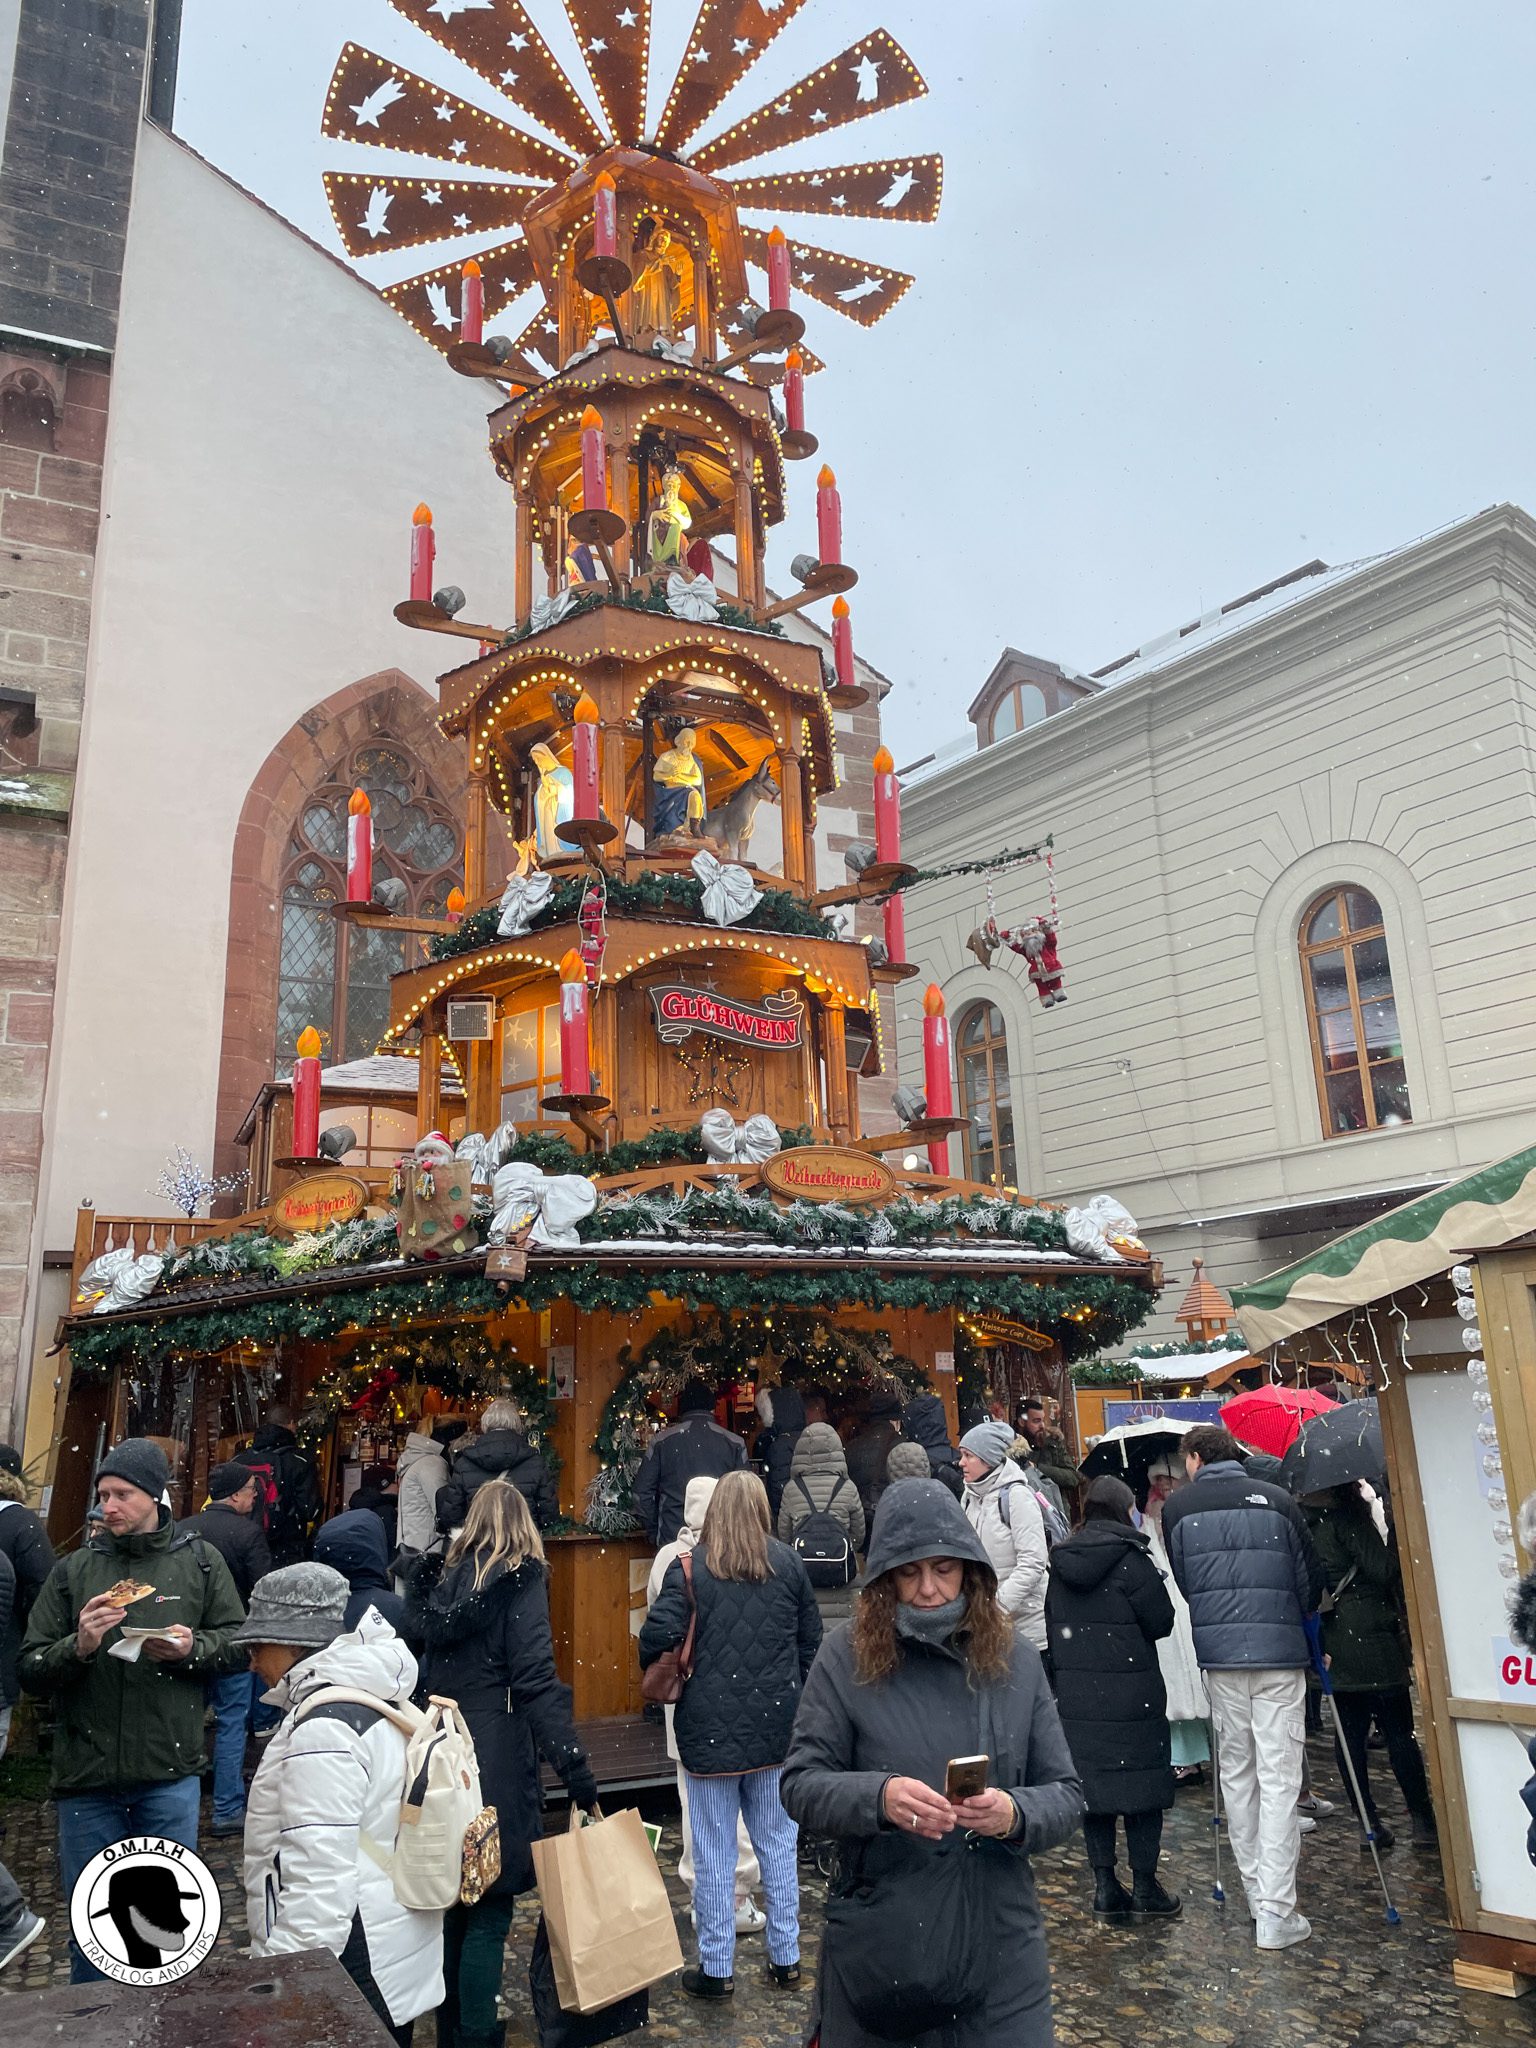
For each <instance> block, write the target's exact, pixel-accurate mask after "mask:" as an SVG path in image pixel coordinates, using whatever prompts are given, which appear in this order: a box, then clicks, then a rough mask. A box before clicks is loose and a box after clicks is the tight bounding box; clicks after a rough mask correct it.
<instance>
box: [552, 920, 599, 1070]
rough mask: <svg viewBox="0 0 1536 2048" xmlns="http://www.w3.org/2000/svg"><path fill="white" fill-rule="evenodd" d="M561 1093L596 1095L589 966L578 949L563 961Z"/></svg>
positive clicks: (561, 974) (561, 987)
mask: <svg viewBox="0 0 1536 2048" xmlns="http://www.w3.org/2000/svg"><path fill="white" fill-rule="evenodd" d="M560 1093H561V1094H562V1095H590V1094H591V1093H592V1041H591V1033H590V1028H589V1024H588V1010H587V967H586V962H585V961H584V960H583V959H582V957H581V955H580V954H579V953H578V952H577V950H576V948H575V947H574V946H572V948H571V950H570V951H569V952H568V953H567V954H566V956H565V958H564V959H563V960H562V961H561V962H560Z"/></svg>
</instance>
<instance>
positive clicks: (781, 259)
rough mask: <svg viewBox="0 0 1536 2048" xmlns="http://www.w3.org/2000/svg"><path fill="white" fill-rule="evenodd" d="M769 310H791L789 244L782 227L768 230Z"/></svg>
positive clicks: (778, 311)
mask: <svg viewBox="0 0 1536 2048" xmlns="http://www.w3.org/2000/svg"><path fill="white" fill-rule="evenodd" d="M768 310H769V312H770V313H784V312H787V311H788V310H789V244H788V242H786V241H785V239H784V230H783V229H782V228H770V229H769V230H768Z"/></svg>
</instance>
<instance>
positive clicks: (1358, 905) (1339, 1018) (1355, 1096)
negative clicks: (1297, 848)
mask: <svg viewBox="0 0 1536 2048" xmlns="http://www.w3.org/2000/svg"><path fill="white" fill-rule="evenodd" d="M1300 943H1301V973H1302V979H1303V981H1304V982H1305V983H1306V988H1307V1024H1308V1028H1309V1030H1310V1032H1311V1037H1312V1061H1313V1065H1314V1067H1315V1068H1316V1071H1317V1094H1318V1102H1319V1105H1320V1107H1321V1109H1322V1113H1323V1135H1324V1136H1325V1137H1328V1138H1340V1137H1343V1136H1345V1135H1346V1134H1347V1133H1348V1132H1350V1131H1374V1130H1379V1129H1380V1128H1381V1127H1382V1126H1384V1125H1395V1124H1408V1123H1412V1122H1413V1111H1412V1109H1411V1108H1410V1107H1409V1103H1408V1077H1407V1074H1406V1071H1405V1070H1404V1066H1403V1035H1402V1030H1401V1027H1400V1026H1399V1024H1398V1021H1397V999H1396V997H1395V996H1394V995H1393V993H1392V966H1391V963H1390V961H1389V960H1388V958H1387V932H1386V925H1385V923H1384V922H1383V919H1382V915H1381V905H1380V904H1379V903H1378V902H1377V901H1376V898H1375V897H1374V896H1372V895H1371V894H1370V893H1369V892H1368V891H1367V890H1365V889H1354V888H1348V887H1345V888H1336V889H1330V890H1329V891H1328V893H1327V895H1326V896H1318V897H1315V898H1314V899H1313V901H1312V903H1311V905H1310V907H1309V908H1308V910H1307V911H1306V914H1305V915H1304V916H1303V918H1302V920H1301V932H1300Z"/></svg>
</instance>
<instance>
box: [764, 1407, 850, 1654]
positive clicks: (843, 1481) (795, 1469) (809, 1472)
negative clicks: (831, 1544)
mask: <svg viewBox="0 0 1536 2048" xmlns="http://www.w3.org/2000/svg"><path fill="white" fill-rule="evenodd" d="M824 1511H825V1512H829V1513H831V1514H832V1515H833V1516H835V1518H836V1519H837V1520H838V1521H839V1522H841V1524H842V1526H843V1531H844V1534H845V1535H846V1536H847V1538H848V1542H849V1544H850V1546H851V1547H852V1548H853V1549H854V1550H855V1551H858V1550H862V1549H863V1548H864V1503H863V1502H862V1501H861V1500H860V1499H859V1489H858V1488H857V1487H856V1486H855V1485H854V1483H853V1481H852V1480H851V1479H850V1478H849V1477H848V1460H847V1458H846V1457H845V1456H844V1454H843V1442H842V1438H841V1437H840V1436H839V1435H838V1433H837V1431H836V1430H835V1429H834V1428H833V1427H832V1425H831V1423H830V1422H812V1423H809V1424H807V1426H806V1427H805V1428H804V1429H802V1430H801V1432H800V1434H799V1436H798V1437H796V1439H795V1452H794V1458H793V1460H792V1462H791V1466H790V1474H789V1479H788V1482H787V1484H786V1485H785V1488H784V1494H783V1500H782V1504H781V1505H780V1508H779V1521H778V1538H779V1541H780V1542H781V1543H788V1544H791V1545H793V1543H794V1540H795V1531H796V1530H797V1529H798V1528H799V1527H800V1525H801V1524H802V1523H803V1522H807V1521H809V1520H810V1518H811V1516H812V1515H816V1514H821V1513H823V1512H824ZM811 1591H812V1592H813V1593H814V1594H815V1596H816V1606H817V1608H818V1610H819V1612H820V1614H821V1619H822V1622H823V1624H825V1623H827V1622H832V1621H846V1620H847V1619H848V1617H849V1615H850V1614H852V1612H853V1600H854V1588H853V1587H852V1586H851V1585H848V1586H813V1587H812V1588H811Z"/></svg>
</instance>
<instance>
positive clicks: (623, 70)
mask: <svg viewBox="0 0 1536 2048" xmlns="http://www.w3.org/2000/svg"><path fill="white" fill-rule="evenodd" d="M565 11H566V14H567V16H568V17H569V20H570V24H571V27H572V28H573V29H574V30H575V32H576V40H577V42H578V43H579V44H580V45H581V54H582V57H583V58H584V59H585V61H586V66H587V70H588V71H589V72H590V73H591V77H592V84H593V86H594V87H595V88H596V91H597V98H598V104H599V105H600V106H601V107H602V110H603V115H604V118H605V119H606V120H607V123H608V129H609V133H610V134H611V135H612V136H613V139H614V141H615V142H630V143H634V142H642V141H644V139H645V82H646V77H647V75H648V73H649V69H650V49H651V0H620V4H617V5H616V4H615V0H565Z"/></svg>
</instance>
